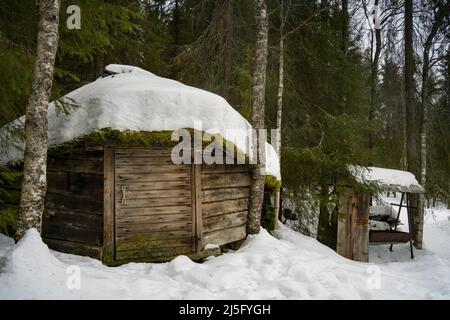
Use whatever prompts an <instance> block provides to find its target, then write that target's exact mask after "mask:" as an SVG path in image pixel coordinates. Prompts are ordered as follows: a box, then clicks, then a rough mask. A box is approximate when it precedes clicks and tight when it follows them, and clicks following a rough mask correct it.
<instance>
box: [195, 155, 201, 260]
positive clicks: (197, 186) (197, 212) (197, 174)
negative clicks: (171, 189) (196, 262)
mask: <svg viewBox="0 0 450 320" xmlns="http://www.w3.org/2000/svg"><path fill="white" fill-rule="evenodd" d="M194 166H195V176H194V179H195V226H196V228H195V236H196V238H197V239H198V241H197V248H196V251H197V252H199V251H201V250H202V249H203V212H202V197H201V193H202V165H201V164H194Z"/></svg>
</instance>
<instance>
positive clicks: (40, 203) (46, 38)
mask: <svg viewBox="0 0 450 320" xmlns="http://www.w3.org/2000/svg"><path fill="white" fill-rule="evenodd" d="M59 7H60V1H59V0H40V2H39V15H40V21H39V27H38V35H37V48H36V61H35V64H34V68H33V75H32V79H31V89H30V93H29V97H28V103H27V107H26V113H25V156H24V170H23V183H22V191H21V199H20V209H19V215H18V221H17V232H16V236H15V238H16V240H19V239H20V238H21V237H22V236H23V234H24V232H25V231H26V230H27V229H29V228H36V229H38V230H39V231H41V224H42V214H43V211H44V200H45V194H46V192H47V177H46V175H47V148H48V136H47V133H48V132H47V131H48V119H47V108H48V103H49V99H50V93H51V89H52V82H53V68H54V64H55V57H56V50H57V47H58V25H59Z"/></svg>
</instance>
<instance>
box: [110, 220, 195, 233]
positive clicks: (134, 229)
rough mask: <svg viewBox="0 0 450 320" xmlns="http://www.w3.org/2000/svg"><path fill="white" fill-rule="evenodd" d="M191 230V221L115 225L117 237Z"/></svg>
mask: <svg viewBox="0 0 450 320" xmlns="http://www.w3.org/2000/svg"><path fill="white" fill-rule="evenodd" d="M191 228H192V222H191V220H190V219H189V220H187V221H186V220H184V221H180V222H174V221H171V222H156V221H146V222H142V223H127V224H123V223H120V222H117V223H116V233H117V235H118V236H122V235H125V234H127V233H130V234H135V233H145V234H147V233H152V232H166V231H181V230H189V229H191Z"/></svg>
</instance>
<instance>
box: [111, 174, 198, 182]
mask: <svg viewBox="0 0 450 320" xmlns="http://www.w3.org/2000/svg"><path fill="white" fill-rule="evenodd" d="M190 178H191V177H190V173H188V172H187V173H158V174H139V173H134V174H119V175H116V181H117V182H118V183H129V184H132V183H133V184H134V183H152V182H155V181H177V182H180V181H185V182H186V183H189V181H190Z"/></svg>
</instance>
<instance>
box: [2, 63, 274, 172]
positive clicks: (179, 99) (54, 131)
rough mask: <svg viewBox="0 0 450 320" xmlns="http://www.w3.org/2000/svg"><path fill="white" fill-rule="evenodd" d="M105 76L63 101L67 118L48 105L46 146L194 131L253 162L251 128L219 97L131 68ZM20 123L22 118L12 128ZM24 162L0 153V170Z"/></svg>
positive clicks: (17, 154) (12, 151)
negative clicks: (99, 133) (102, 135)
mask: <svg viewBox="0 0 450 320" xmlns="http://www.w3.org/2000/svg"><path fill="white" fill-rule="evenodd" d="M106 71H107V72H108V73H110V74H112V75H110V76H107V77H103V78H99V79H97V80H96V81H94V82H92V83H89V84H87V85H85V86H83V87H80V88H78V89H76V90H75V91H72V92H70V93H69V94H67V95H66V96H65V97H64V98H65V100H66V101H74V102H76V104H77V105H79V106H78V107H76V108H72V109H71V110H70V113H69V114H68V115H67V114H64V113H62V112H58V110H57V108H56V106H55V103H54V102H52V103H50V104H49V110H48V120H49V127H48V137H49V144H50V146H55V145H60V144H62V143H64V142H68V141H71V140H73V139H75V138H78V137H80V136H83V135H85V134H88V133H90V132H92V131H95V130H98V129H103V128H111V129H115V130H121V131H124V130H129V131H173V130H178V129H182V128H195V129H201V130H203V131H204V132H208V133H210V134H220V135H221V136H222V137H223V138H225V139H226V140H228V141H231V142H232V143H234V145H235V146H236V147H237V148H238V149H239V150H240V151H242V152H244V153H246V154H247V155H248V156H249V157H250V158H252V152H250V150H251V149H250V148H251V142H250V141H249V139H246V137H248V135H249V132H250V130H251V128H252V127H251V125H250V123H249V122H248V121H247V120H246V119H245V118H244V117H243V116H242V115H241V114H239V112H237V111H236V110H235V109H233V107H231V106H230V105H229V104H228V102H227V101H226V100H225V99H224V98H223V97H221V96H218V95H216V94H214V93H211V92H208V91H205V90H202V89H198V88H194V87H191V86H187V85H184V84H182V83H180V82H178V81H175V80H171V79H167V78H162V77H159V76H156V75H154V74H152V73H150V72H148V71H145V70H143V69H140V68H137V67H133V66H125V65H109V66H107V67H106ZM21 122H22V123H23V122H24V119H23V117H22V118H20V119H17V120H16V122H15V123H16V125H17V124H19V125H20V123H21ZM199 123H201V128H199V126H198V124H199ZM16 145H18V146H19V147H21V146H23V143H22V142H19V141H16ZM19 149H20V148H19ZM22 158H23V151H22V150H18V149H17V148H14V147H11V148H9V150H4V151H2V152H0V164H1V163H3V164H5V163H6V162H9V161H16V160H20V159H22ZM266 173H267V174H271V175H273V176H275V177H276V178H278V179H279V180H281V174H280V164H279V159H278V156H277V154H276V152H275V150H274V148H273V147H272V146H271V145H270V144H269V143H266Z"/></svg>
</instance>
